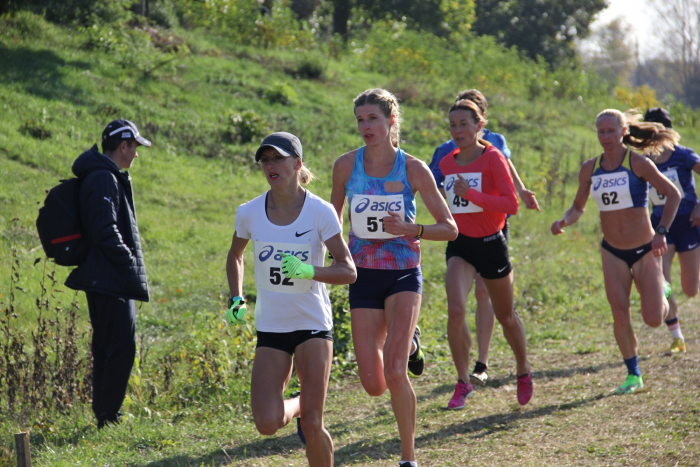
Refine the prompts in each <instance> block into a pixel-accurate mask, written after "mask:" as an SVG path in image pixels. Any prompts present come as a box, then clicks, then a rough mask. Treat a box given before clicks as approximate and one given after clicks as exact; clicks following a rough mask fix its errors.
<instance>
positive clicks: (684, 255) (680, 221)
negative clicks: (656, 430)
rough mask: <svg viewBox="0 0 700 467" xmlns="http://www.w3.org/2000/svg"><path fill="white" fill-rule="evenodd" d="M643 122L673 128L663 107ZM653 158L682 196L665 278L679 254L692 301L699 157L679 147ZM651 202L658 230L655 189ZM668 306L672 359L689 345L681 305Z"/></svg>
mask: <svg viewBox="0 0 700 467" xmlns="http://www.w3.org/2000/svg"><path fill="white" fill-rule="evenodd" d="M644 120H645V121H647V122H656V123H660V124H662V125H664V126H665V127H666V128H673V124H672V123H671V117H670V115H669V114H668V111H666V109H663V108H661V107H657V108H654V109H649V110H648V111H647V113H646V114H645V115H644ZM650 157H651V160H652V161H654V163H655V164H656V167H657V168H658V169H659V172H661V173H662V174H663V175H665V176H666V178H668V179H669V180H671V181H672V182H673V184H674V185H676V188H678V191H680V193H681V204H680V206H679V207H678V212H677V213H676V218H675V219H674V220H673V223H672V224H671V226H670V227H669V228H668V234H667V235H666V243H667V244H668V251H667V252H666V253H665V254H664V256H663V267H664V277H665V278H666V280H667V281H668V282H671V264H672V263H673V257H674V256H675V254H676V253H678V261H679V262H680V265H681V285H682V288H683V292H684V293H685V294H686V295H687V296H689V297H694V296H695V295H697V293H698V288H700V275H699V274H698V270H699V269H700V248H698V246H699V245H700V227H699V226H698V225H699V224H700V204H698V196H697V194H696V192H695V180H694V177H693V172H697V173H700V157H698V155H697V154H696V153H695V152H694V151H693V150H692V149H690V148H686V147H683V146H680V145H676V146H675V147H674V148H673V149H671V148H666V149H664V151H663V152H662V153H661V154H660V155H658V156H650ZM649 198H650V199H651V202H652V204H653V208H652V213H651V225H652V226H653V227H654V228H656V227H657V226H658V225H659V223H660V222H661V216H662V214H663V210H664V206H665V205H666V198H665V197H663V196H662V195H660V194H659V193H658V192H657V191H656V190H655V189H654V188H653V187H650V188H649ZM668 305H669V310H668V316H666V326H667V327H668V330H669V332H670V333H671V338H672V341H671V346H670V347H669V349H668V350H667V351H666V355H668V356H671V355H674V354H678V353H681V352H685V350H686V345H685V339H684V337H683V333H682V332H681V324H680V321H679V319H678V304H677V303H676V299H675V298H674V297H673V296H671V297H670V298H669V300H668Z"/></svg>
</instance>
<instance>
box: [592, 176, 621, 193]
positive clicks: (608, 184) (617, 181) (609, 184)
mask: <svg viewBox="0 0 700 467" xmlns="http://www.w3.org/2000/svg"><path fill="white" fill-rule="evenodd" d="M601 185H602V188H603V189H605V188H615V187H618V186H625V185H627V177H619V178H608V179H606V180H603V179H600V178H599V179H598V180H596V182H595V185H594V186H593V191H597V190H598V188H601Z"/></svg>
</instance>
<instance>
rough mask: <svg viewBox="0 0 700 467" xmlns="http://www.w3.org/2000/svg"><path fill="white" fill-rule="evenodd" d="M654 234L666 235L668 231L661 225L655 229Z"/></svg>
mask: <svg viewBox="0 0 700 467" xmlns="http://www.w3.org/2000/svg"><path fill="white" fill-rule="evenodd" d="M656 233H657V234H659V235H666V234H667V233H668V229H667V228H666V227H664V226H663V225H660V226H658V227H657V228H656Z"/></svg>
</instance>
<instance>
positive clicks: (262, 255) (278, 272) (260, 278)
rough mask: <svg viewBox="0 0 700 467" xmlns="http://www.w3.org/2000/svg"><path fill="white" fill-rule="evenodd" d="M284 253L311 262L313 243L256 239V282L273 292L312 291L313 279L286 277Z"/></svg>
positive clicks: (260, 286)
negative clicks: (283, 267)
mask: <svg viewBox="0 0 700 467" xmlns="http://www.w3.org/2000/svg"><path fill="white" fill-rule="evenodd" d="M282 253H288V254H290V255H294V256H296V257H297V258H299V259H300V260H302V261H303V262H305V263H310V262H311V244H308V243H306V244H300V243H279V242H265V241H262V240H255V284H256V285H257V286H258V287H259V288H261V289H265V290H269V291H272V292H280V293H306V292H310V291H311V285H312V282H313V281H311V280H306V279H288V278H287V277H285V275H284V273H283V272H282Z"/></svg>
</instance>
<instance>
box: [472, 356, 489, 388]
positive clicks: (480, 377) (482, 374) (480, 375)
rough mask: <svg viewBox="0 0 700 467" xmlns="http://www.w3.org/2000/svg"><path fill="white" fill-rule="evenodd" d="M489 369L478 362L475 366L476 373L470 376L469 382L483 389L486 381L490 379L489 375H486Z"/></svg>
mask: <svg viewBox="0 0 700 467" xmlns="http://www.w3.org/2000/svg"><path fill="white" fill-rule="evenodd" d="M487 369H488V367H487V366H486V365H484V364H483V363H481V362H476V364H475V365H474V371H472V374H470V375H469V380H470V381H471V382H472V384H473V385H475V386H479V387H483V386H485V385H486V381H487V380H488V379H489V375H488V374H487V373H486V370H487Z"/></svg>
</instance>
